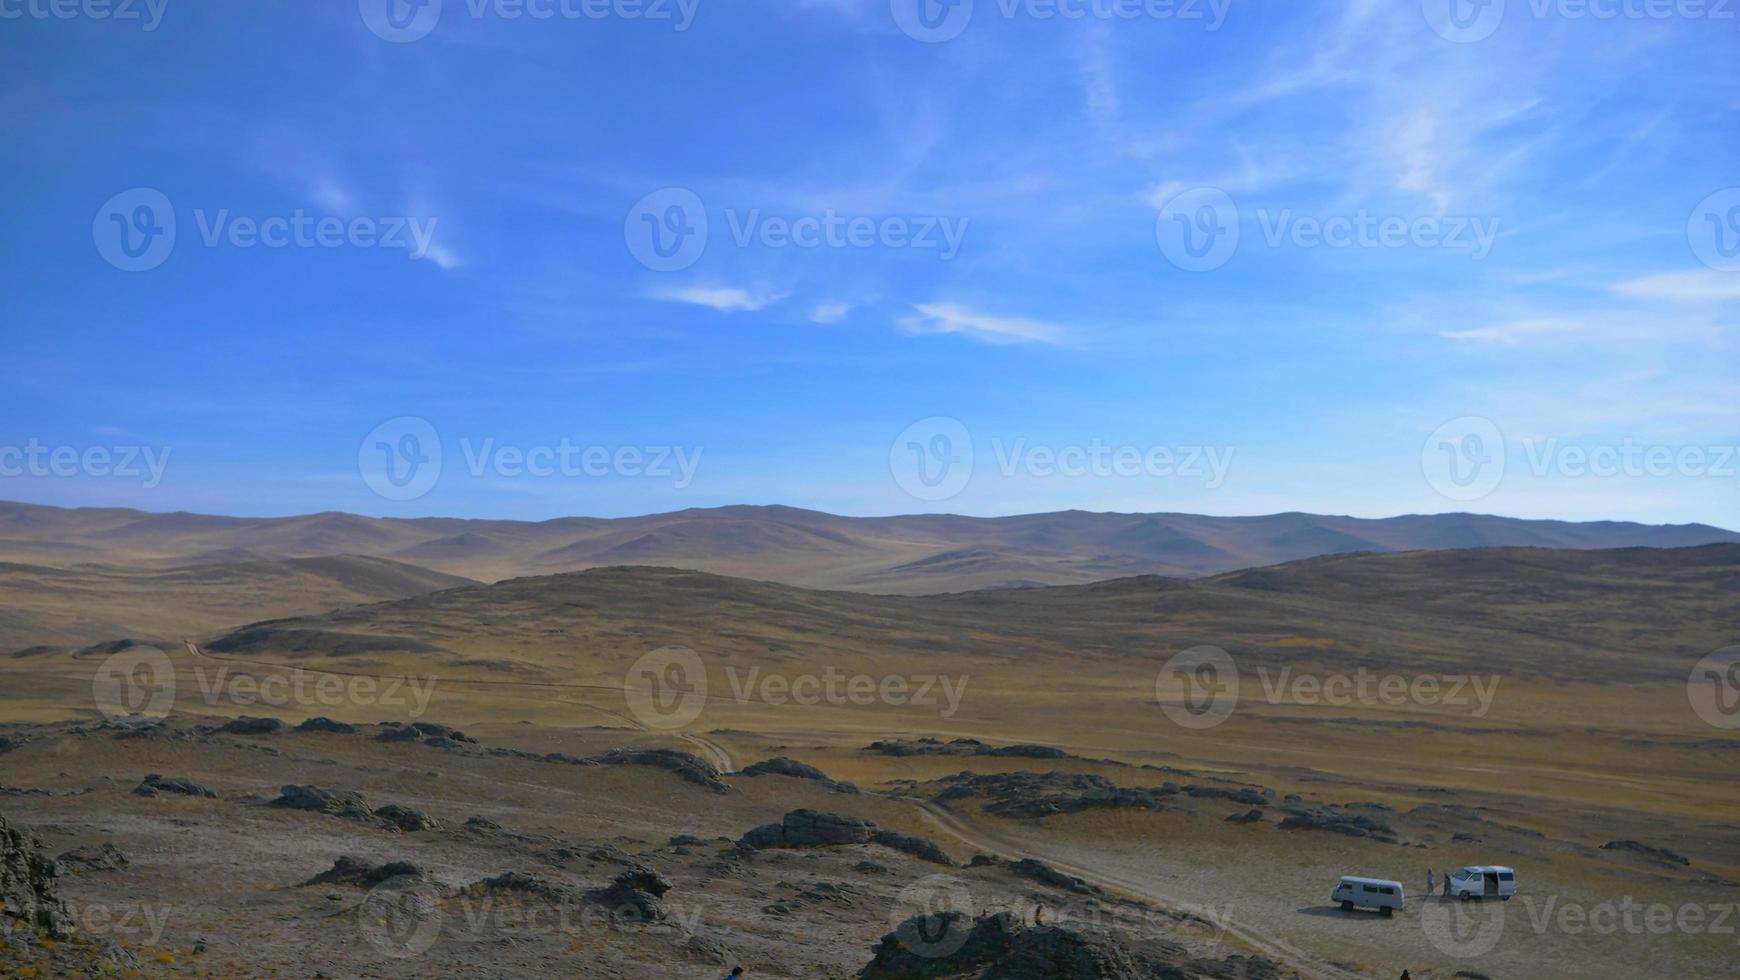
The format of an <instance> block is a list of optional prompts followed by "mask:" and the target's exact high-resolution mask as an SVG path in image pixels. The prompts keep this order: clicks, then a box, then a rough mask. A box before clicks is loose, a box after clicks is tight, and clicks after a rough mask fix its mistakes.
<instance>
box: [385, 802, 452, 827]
mask: <svg viewBox="0 0 1740 980" xmlns="http://www.w3.org/2000/svg"><path fill="white" fill-rule="evenodd" d="M374 815H375V819H377V820H381V821H383V822H385V823H386V824H387V825H388V826H390V827H395V828H397V829H399V830H402V831H404V832H405V833H407V834H414V833H416V832H418V831H421V830H439V829H440V828H441V825H440V824H439V823H437V822H436V821H435V819H434V818H433V817H431V816H429V815H428V814H426V813H423V812H422V811H420V810H413V809H411V808H410V807H408V806H400V805H399V804H397V803H389V804H387V805H386V806H383V807H380V808H378V809H376V810H375V814H374Z"/></svg>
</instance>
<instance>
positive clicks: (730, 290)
mask: <svg viewBox="0 0 1740 980" xmlns="http://www.w3.org/2000/svg"><path fill="white" fill-rule="evenodd" d="M648 295H650V296H651V297H652V298H653V299H658V300H664V301H665V302H667V303H688V304H691V305H693V306H705V307H707V308H708V309H712V310H718V311H719V312H721V313H743V312H751V313H752V312H754V311H756V310H764V309H767V308H768V307H769V306H772V305H773V304H775V303H777V302H779V301H780V300H782V299H784V298H785V294H784V293H776V292H773V291H772V290H768V289H765V288H757V289H753V290H751V289H743V288H741V287H737V286H671V287H667V288H664V289H655V290H653V291H652V292H651V293H650V294H648Z"/></svg>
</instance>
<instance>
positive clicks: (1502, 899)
mask: <svg viewBox="0 0 1740 980" xmlns="http://www.w3.org/2000/svg"><path fill="white" fill-rule="evenodd" d="M1498 900H1499V901H1501V902H1508V901H1510V896H1509V895H1503V896H1500V897H1499V899H1498Z"/></svg>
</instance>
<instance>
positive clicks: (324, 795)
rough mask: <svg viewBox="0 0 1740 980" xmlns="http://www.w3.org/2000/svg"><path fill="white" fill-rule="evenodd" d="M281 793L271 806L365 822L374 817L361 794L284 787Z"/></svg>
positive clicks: (306, 787)
mask: <svg viewBox="0 0 1740 980" xmlns="http://www.w3.org/2000/svg"><path fill="white" fill-rule="evenodd" d="M281 792H282V793H283V795H282V796H279V797H278V798H277V799H275V800H273V801H272V805H273V806H277V807H284V808H285V809H288V810H303V811H306V812H308V813H326V814H330V815H332V816H335V817H345V818H347V819H351V820H367V819H369V818H370V817H372V816H374V811H373V810H371V809H369V805H368V804H367V803H364V802H363V798H362V794H361V793H353V792H350V791H348V790H330V789H322V788H321V787H319V786H285V787H284V788H283V790H282V791H281Z"/></svg>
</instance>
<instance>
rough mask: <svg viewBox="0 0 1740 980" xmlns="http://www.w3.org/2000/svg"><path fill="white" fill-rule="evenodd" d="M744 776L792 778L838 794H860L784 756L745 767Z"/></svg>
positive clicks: (848, 785) (854, 787) (813, 767)
mask: <svg viewBox="0 0 1740 980" xmlns="http://www.w3.org/2000/svg"><path fill="white" fill-rule="evenodd" d="M743 775H745V776H790V777H792V778H794V779H810V780H814V781H815V782H818V783H821V784H822V785H823V786H826V787H827V788H828V789H831V790H833V791H834V792H836V793H857V792H858V787H856V786H854V785H852V784H851V783H844V782H840V781H838V780H833V779H829V778H828V774H827V773H825V772H822V771H821V770H820V769H817V768H816V767H815V766H812V765H807V764H805V763H802V762H799V761H797V760H796V759H787V758H785V757H783V756H781V757H779V758H776V759H768V760H767V761H765V762H757V763H755V764H754V765H752V766H748V767H745V768H744V769H743Z"/></svg>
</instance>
